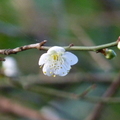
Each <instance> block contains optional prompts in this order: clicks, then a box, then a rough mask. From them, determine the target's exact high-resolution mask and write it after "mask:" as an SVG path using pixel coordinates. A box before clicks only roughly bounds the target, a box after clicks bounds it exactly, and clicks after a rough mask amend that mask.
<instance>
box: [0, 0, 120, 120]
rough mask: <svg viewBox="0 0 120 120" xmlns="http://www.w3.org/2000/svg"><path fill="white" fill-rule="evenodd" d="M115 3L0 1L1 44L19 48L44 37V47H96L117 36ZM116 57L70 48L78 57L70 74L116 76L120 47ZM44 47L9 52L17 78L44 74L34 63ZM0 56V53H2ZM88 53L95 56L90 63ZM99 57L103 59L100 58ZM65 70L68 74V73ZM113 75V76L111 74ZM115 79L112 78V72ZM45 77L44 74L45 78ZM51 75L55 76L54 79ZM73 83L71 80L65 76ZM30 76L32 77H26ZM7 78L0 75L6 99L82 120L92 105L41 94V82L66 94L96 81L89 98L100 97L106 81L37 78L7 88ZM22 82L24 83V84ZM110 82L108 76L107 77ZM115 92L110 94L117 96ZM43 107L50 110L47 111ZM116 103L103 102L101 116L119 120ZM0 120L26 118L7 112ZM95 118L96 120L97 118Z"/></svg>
mask: <svg viewBox="0 0 120 120" xmlns="http://www.w3.org/2000/svg"><path fill="white" fill-rule="evenodd" d="M119 6H120V1H119V0H90V1H88V0H0V48H1V49H10V48H11V49H12V48H15V47H18V46H23V45H27V44H32V43H37V42H41V41H43V40H45V39H47V40H48V42H47V43H46V45H50V46H54V45H58V46H64V45H65V46H66V45H69V44H71V43H74V45H80V46H82V45H83V46H89V45H90V46H91V45H100V44H106V43H110V42H114V41H116V40H117V38H118V36H119V35H120V34H119V33H120V22H119V21H120V16H119V14H120V7H119ZM113 49H114V50H115V52H116V53H117V57H115V58H114V59H112V60H106V59H105V58H104V56H102V55H101V54H97V55H96V53H93V55H91V52H86V51H84V52H83V51H76V52H73V53H75V54H76V55H77V56H78V57H79V63H78V64H77V65H76V66H74V67H73V69H72V70H71V72H70V73H69V74H71V73H75V72H84V73H86V74H88V73H93V74H96V73H105V74H106V76H107V75H109V74H112V73H116V74H118V71H119V69H120V64H119V59H120V57H119V50H117V48H116V47H114V48H113ZM42 53H44V51H38V50H33V49H32V50H27V51H24V52H20V53H18V54H15V55H10V56H12V57H14V58H15V59H16V60H17V63H18V66H19V69H20V71H21V74H20V77H19V80H18V81H20V78H21V76H29V75H34V76H35V75H36V76H37V75H40V77H39V81H40V80H41V79H42V78H43V79H44V77H43V75H42V71H41V69H39V66H38V59H39V57H40V55H41V54H42ZM1 56H2V57H5V56H4V55H1ZM93 56H95V57H97V56H99V57H100V59H99V60H97V61H95V59H94V58H93ZM101 59H102V62H101ZM69 74H68V76H69ZM113 75H114V74H113ZM114 77H116V76H114ZM45 78H47V79H48V81H49V77H47V76H45ZM53 79H54V78H53ZM70 79H71V81H74V78H70ZM30 80H33V81H34V79H33V78H32V77H31V79H30ZM10 81H11V80H9V79H8V78H7V77H5V76H1V79H0V83H1V85H0V95H1V96H4V97H6V98H10V99H11V100H12V101H13V102H15V103H19V104H20V105H22V106H26V107H28V108H31V109H33V110H37V111H40V112H43V113H45V115H46V116H48V117H49V118H52V117H53V116H57V119H55V120H62V119H65V120H86V119H87V117H88V116H89V115H90V114H92V111H93V110H94V107H95V105H96V104H97V103H94V102H89V101H85V100H84V99H83V100H82V99H81V100H70V99H65V98H61V97H57V96H52V95H48V94H47V93H46V94H45V93H42V92H41V90H40V88H39V87H40V86H44V87H46V88H48V87H49V88H53V89H56V90H61V91H67V92H71V93H77V94H80V93H82V92H83V91H84V90H85V89H87V88H88V87H89V86H90V85H92V84H94V83H95V84H96V85H97V87H96V89H95V90H93V91H91V92H90V93H89V94H88V96H98V97H101V96H102V95H103V94H104V93H105V91H106V90H107V88H108V87H109V86H110V84H111V83H110V82H109V83H104V82H103V83H100V82H84V81H82V82H78V83H67V84H66V83H62V84H44V83H43V84H42V85H41V84H40V83H39V82H36V81H35V83H34V84H33V85H32V88H34V89H35V90H33V89H32V90H31V89H26V88H24V87H23V88H17V87H11V82H10ZM24 81H25V84H28V85H29V82H28V83H26V79H24ZM111 81H112V80H111ZM119 95H120V90H118V91H117V92H116V94H115V95H114V97H119ZM48 111H49V112H51V114H50V115H49V114H48ZM119 111H120V106H119V103H114V104H112V103H111V104H105V105H104V108H103V110H102V111H101V113H100V114H101V115H100V117H99V119H100V120H113V119H115V120H119V118H120V114H119ZM0 119H1V120H29V119H28V118H24V117H21V116H18V115H15V114H12V113H2V112H1V113H0ZM50 120H52V119H50ZM97 120H98V119H97Z"/></svg>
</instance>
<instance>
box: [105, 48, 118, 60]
mask: <svg viewBox="0 0 120 120" xmlns="http://www.w3.org/2000/svg"><path fill="white" fill-rule="evenodd" d="M115 56H116V53H115V52H114V50H112V49H106V50H105V57H106V58H107V59H112V58H114V57H115Z"/></svg>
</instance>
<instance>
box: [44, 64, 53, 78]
mask: <svg viewBox="0 0 120 120" xmlns="http://www.w3.org/2000/svg"><path fill="white" fill-rule="evenodd" d="M43 73H44V74H45V75H47V76H52V75H54V72H53V69H52V68H51V64H50V63H49V62H48V63H46V64H45V65H44V66H43Z"/></svg>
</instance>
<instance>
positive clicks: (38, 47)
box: [37, 40, 47, 50]
mask: <svg viewBox="0 0 120 120" xmlns="http://www.w3.org/2000/svg"><path fill="white" fill-rule="evenodd" d="M46 42H47V40H43V41H42V42H40V43H39V45H38V46H37V49H38V50H41V46H43V45H44V44H45V43H46Z"/></svg>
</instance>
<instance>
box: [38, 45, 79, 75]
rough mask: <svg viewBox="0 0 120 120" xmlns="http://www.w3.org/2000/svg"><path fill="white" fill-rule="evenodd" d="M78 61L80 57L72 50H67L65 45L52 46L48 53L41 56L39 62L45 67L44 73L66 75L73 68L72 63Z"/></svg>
mask: <svg viewBox="0 0 120 120" xmlns="http://www.w3.org/2000/svg"><path fill="white" fill-rule="evenodd" d="M77 62H78V58H77V56H76V55H74V54H73V53H71V52H65V49H64V48H63V47H58V46H54V47H51V48H50V49H49V50H48V51H47V53H44V54H42V55H41V56H40V58H39V62H38V64H39V65H40V68H41V67H43V69H42V70H43V73H44V74H45V75H47V76H53V77H55V76H56V75H58V76H65V75H67V74H68V72H69V71H70V69H71V65H74V64H76V63H77Z"/></svg>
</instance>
